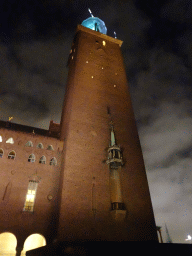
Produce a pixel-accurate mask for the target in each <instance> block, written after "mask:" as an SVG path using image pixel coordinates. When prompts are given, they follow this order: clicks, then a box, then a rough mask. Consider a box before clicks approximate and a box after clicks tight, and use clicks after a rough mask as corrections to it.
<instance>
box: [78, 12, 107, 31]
mask: <svg viewBox="0 0 192 256" xmlns="http://www.w3.org/2000/svg"><path fill="white" fill-rule="evenodd" d="M88 10H89V12H90V14H91V17H90V18H88V19H86V20H84V21H83V22H82V23H81V25H82V26H84V27H87V28H90V29H92V30H95V31H98V32H100V33H102V34H105V35H106V34H107V28H106V26H105V22H104V21H102V20H101V19H99V18H97V17H94V16H93V14H92V12H91V10H90V9H88Z"/></svg>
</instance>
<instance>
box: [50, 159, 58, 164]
mask: <svg viewBox="0 0 192 256" xmlns="http://www.w3.org/2000/svg"><path fill="white" fill-rule="evenodd" d="M50 165H57V160H56V158H55V157H53V158H51V161H50Z"/></svg>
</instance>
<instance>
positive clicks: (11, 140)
mask: <svg viewBox="0 0 192 256" xmlns="http://www.w3.org/2000/svg"><path fill="white" fill-rule="evenodd" d="M6 143H10V144H13V143H14V140H13V138H9V139H8V140H7V141H6Z"/></svg>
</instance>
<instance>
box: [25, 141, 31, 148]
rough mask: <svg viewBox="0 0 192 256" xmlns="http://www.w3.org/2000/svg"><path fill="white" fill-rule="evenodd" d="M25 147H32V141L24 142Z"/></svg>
mask: <svg viewBox="0 0 192 256" xmlns="http://www.w3.org/2000/svg"><path fill="white" fill-rule="evenodd" d="M25 147H33V143H32V142H31V141H28V142H27V143H26V144H25Z"/></svg>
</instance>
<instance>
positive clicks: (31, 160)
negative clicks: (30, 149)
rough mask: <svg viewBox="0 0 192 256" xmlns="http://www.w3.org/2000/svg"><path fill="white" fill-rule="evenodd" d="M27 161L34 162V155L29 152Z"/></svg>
mask: <svg viewBox="0 0 192 256" xmlns="http://www.w3.org/2000/svg"><path fill="white" fill-rule="evenodd" d="M28 162H31V163H34V162H35V155H34V154H31V155H30V156H29V158H28Z"/></svg>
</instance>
